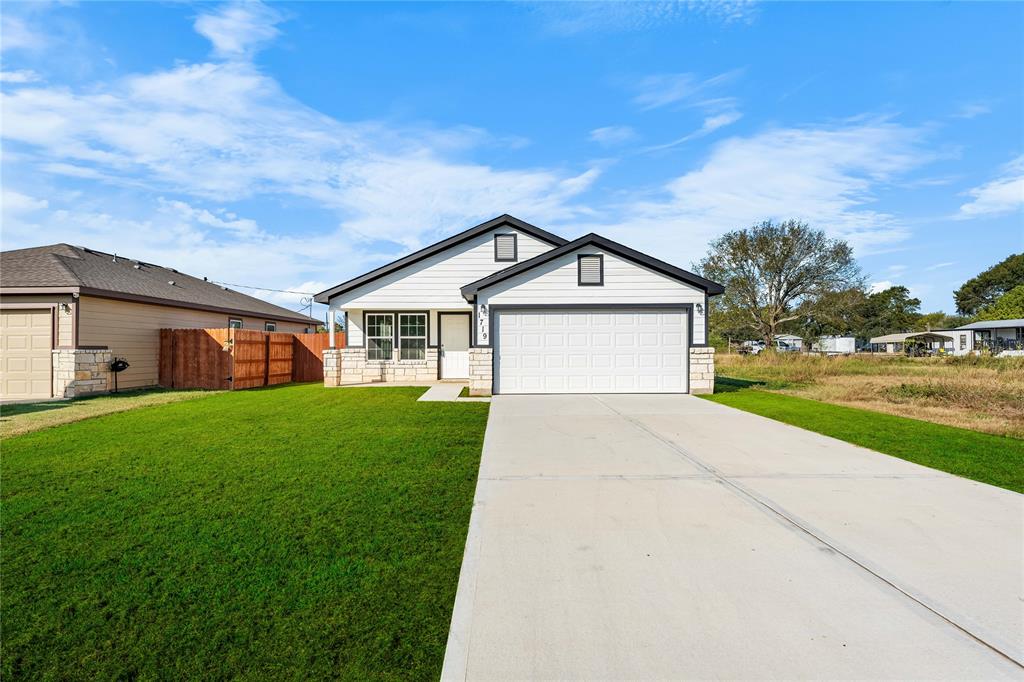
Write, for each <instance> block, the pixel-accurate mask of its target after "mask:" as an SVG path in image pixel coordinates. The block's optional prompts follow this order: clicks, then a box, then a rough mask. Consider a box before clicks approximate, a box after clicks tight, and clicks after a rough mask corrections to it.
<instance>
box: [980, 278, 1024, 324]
mask: <svg viewBox="0 0 1024 682" xmlns="http://www.w3.org/2000/svg"><path fill="white" fill-rule="evenodd" d="M978 319H979V320H1021V319H1024V284H1021V285H1019V286H1015V287H1014V288H1012V289H1010V290H1009V291H1007V292H1006V293H1005V294H1003V295H1002V296H1000V297H999V298H998V299H997V300H996V302H995V303H993V304H992V305H990V306H986V307H985V309H984V310H982V311H981V314H979V315H978Z"/></svg>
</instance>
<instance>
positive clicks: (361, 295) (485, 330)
mask: <svg viewBox="0 0 1024 682" xmlns="http://www.w3.org/2000/svg"><path fill="white" fill-rule="evenodd" d="M720 293H722V286H721V285H720V284H717V283H715V282H712V281H709V280H707V279H704V278H703V277H700V276H698V275H695V274H693V273H691V272H687V271H686V270H682V269H680V268H678V267H676V266H674V265H670V264H669V263H666V262H664V261H661V260H658V259H656V258H653V257H651V256H648V255H646V254H643V253H640V252H638V251H634V250H633V249H630V248H629V247H626V246H623V245H622V244H618V243H616V242H613V241H611V240H610V239H605V238H604V237H601V236H599V235H596V234H588V235H586V236H584V237H580V238H579V239H576V240H574V241H571V242H570V241H567V240H566V239H563V238H562V237H559V236H557V235H554V234H551V233H550V232H547V231H545V230H542V229H540V228H538V227H535V226H533V225H530V224H529V223H526V222H523V221H522V220H519V219H517V218H513V217H512V216H508V215H503V216H500V217H498V218H495V219H493V220H489V221H487V222H485V223H482V224H480V225H477V226H476V227H472V228H470V229H468V230H466V231H464V232H460V233H459V234H456V235H455V236H453V237H450V238H448V239H445V240H444V241H441V242H438V243H437V244H434V245H432V246H429V247H427V248H425V249H422V250H420V251H417V252H415V253H413V254H410V255H408V256H405V257H404V258H400V259H398V260H396V261H395V262H393V263H390V264H388V265H385V266H383V267H380V268H377V269H376V270H373V271H371V272H368V273H366V274H364V275H361V276H359V277H356V278H354V279H351V280H349V281H347V282H344V283H342V284H339V285H338V286H335V287H332V288H331V289H328V290H326V291H323V292H321V293H319V294H317V296H316V301H317V302H319V303H325V304H327V305H328V307H329V308H330V312H329V316H328V319H333V316H334V315H335V314H336V313H337V312H342V313H344V315H345V320H346V327H347V333H346V335H345V338H346V343H347V346H346V347H344V348H337V349H335V348H334V339H333V335H332V339H331V350H327V351H325V356H324V357H325V362H324V368H325V369H324V371H325V383H327V384H328V385H342V384H356V383H365V382H370V381H385V382H387V381H434V380H464V381H468V383H469V388H470V392H471V393H472V394H473V395H488V394H491V393H687V392H689V393H708V392H711V391H712V390H713V388H714V349H713V348H711V347H709V346H707V329H706V326H707V325H706V315H707V305H708V297H709V296H715V295H718V294H720ZM329 327H333V325H329Z"/></svg>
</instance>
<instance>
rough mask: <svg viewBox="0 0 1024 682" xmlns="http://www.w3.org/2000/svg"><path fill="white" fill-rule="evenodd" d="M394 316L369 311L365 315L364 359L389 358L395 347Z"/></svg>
mask: <svg viewBox="0 0 1024 682" xmlns="http://www.w3.org/2000/svg"><path fill="white" fill-rule="evenodd" d="M394 325H395V316H394V315H391V314H380V313H371V314H367V316H366V359H367V360H390V359H391V353H392V351H393V350H394V347H395V326H394Z"/></svg>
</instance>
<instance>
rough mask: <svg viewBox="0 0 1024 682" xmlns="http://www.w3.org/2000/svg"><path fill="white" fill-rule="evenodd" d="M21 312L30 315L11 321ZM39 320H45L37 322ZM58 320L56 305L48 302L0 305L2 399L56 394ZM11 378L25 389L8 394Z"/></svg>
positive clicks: (31, 398) (28, 398)
mask: <svg viewBox="0 0 1024 682" xmlns="http://www.w3.org/2000/svg"><path fill="white" fill-rule="evenodd" d="M21 316H24V317H25V318H26V319H25V320H21V321H17V322H16V323H15V324H14V325H12V324H11V323H12V318H13V317H21ZM39 322H43V323H44V324H41V325H39V326H36V325H37V323H39ZM54 323H55V320H54V308H53V306H49V305H47V304H45V303H42V304H15V305H5V306H3V307H2V308H0V375H2V376H0V400H5V401H6V400H10V401H22V400H45V399H48V398H52V397H53V357H52V354H53V348H54V345H55V344H54V333H55V332H54V329H55V324H54ZM19 330H20V331H19ZM44 335H45V341H44V340H43V338H44ZM16 339H17V341H16V342H15V340H16ZM12 342H13V343H12ZM12 375H14V376H13V377H12ZM11 381H13V382H15V383H14V384H13V385H23V389H24V390H20V391H17V392H15V393H12V394H8V392H7V388H9V387H10V386H9V385H8V382H11Z"/></svg>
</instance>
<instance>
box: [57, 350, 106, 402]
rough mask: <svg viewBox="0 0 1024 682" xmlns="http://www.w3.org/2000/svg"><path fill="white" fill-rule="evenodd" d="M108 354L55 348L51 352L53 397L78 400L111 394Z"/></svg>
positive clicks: (97, 351)
mask: <svg viewBox="0 0 1024 682" xmlns="http://www.w3.org/2000/svg"><path fill="white" fill-rule="evenodd" d="M112 359H113V356H112V354H111V352H110V351H109V350H102V349H75V348H58V349H57V350H55V351H53V397H55V398H80V397H81V396H84V395H90V394H93V393H106V392H108V391H109V390H110V386H111V377H110V375H111V374H112V372H111V371H110V362H111V360H112Z"/></svg>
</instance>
